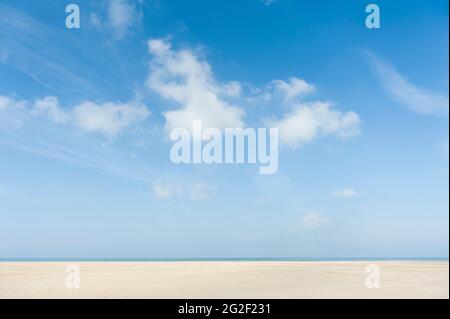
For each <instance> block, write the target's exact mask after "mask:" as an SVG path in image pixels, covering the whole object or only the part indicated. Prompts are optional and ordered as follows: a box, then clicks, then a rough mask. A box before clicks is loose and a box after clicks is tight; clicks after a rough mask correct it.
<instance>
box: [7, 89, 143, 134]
mask: <svg viewBox="0 0 450 319" xmlns="http://www.w3.org/2000/svg"><path fill="white" fill-rule="evenodd" d="M7 108H10V109H22V110H25V111H26V112H29V113H30V114H32V115H35V116H42V117H46V118H48V119H49V120H51V121H53V122H55V123H58V124H71V125H74V126H76V127H78V128H79V129H81V130H83V131H86V132H97V133H100V134H102V135H104V136H107V137H115V136H116V135H118V134H119V133H120V132H121V131H122V130H123V129H125V128H126V127H129V126H132V125H134V124H136V123H138V122H140V121H143V120H145V119H146V118H147V117H148V116H150V111H149V110H148V108H147V107H146V106H145V105H144V104H142V103H140V102H138V101H130V102H128V103H114V102H105V103H96V102H91V101H87V102H83V103H81V104H78V105H75V106H73V107H70V108H63V107H61V105H60V103H59V101H58V98H56V97H54V96H47V97H45V98H43V99H37V100H36V101H34V103H30V102H27V101H24V100H18V99H16V98H15V97H12V96H0V110H2V109H7Z"/></svg>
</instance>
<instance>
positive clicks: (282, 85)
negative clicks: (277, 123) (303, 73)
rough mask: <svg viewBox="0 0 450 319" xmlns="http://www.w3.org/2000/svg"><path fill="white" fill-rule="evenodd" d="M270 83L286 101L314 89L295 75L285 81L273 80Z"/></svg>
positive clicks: (312, 91)
mask: <svg viewBox="0 0 450 319" xmlns="http://www.w3.org/2000/svg"><path fill="white" fill-rule="evenodd" d="M272 85H274V87H275V89H276V91H277V92H278V93H280V94H282V95H283V97H284V101H285V102H286V103H287V102H290V101H292V100H294V99H295V98H297V97H300V96H305V95H308V94H311V93H314V92H315V91H316V88H315V87H314V85H311V84H309V83H307V82H306V81H304V80H302V79H299V78H296V77H291V78H290V79H289V80H288V81H287V82H286V81H283V80H273V81H272Z"/></svg>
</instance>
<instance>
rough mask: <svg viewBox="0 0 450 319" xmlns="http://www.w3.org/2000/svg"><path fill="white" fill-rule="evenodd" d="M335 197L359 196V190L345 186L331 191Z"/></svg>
mask: <svg viewBox="0 0 450 319" xmlns="http://www.w3.org/2000/svg"><path fill="white" fill-rule="evenodd" d="M331 196H332V197H334V198H353V197H357V196H358V192H357V191H355V190H354V189H351V188H344V189H341V190H337V191H331Z"/></svg>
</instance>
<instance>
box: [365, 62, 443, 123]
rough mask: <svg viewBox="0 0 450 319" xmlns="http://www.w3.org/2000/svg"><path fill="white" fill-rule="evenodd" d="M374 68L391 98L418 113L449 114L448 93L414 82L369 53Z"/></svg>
mask: <svg viewBox="0 0 450 319" xmlns="http://www.w3.org/2000/svg"><path fill="white" fill-rule="evenodd" d="M368 56H369V59H370V62H371V64H372V67H373V70H374V72H375V74H376V76H377V77H378V80H379V81H380V83H381V85H382V86H383V88H384V89H385V90H386V92H387V93H388V94H389V96H390V97H391V99H393V100H394V101H396V102H398V103H400V104H402V105H404V106H406V107H407V108H408V109H410V110H411V111H413V112H416V113H418V114H429V115H440V116H448V107H449V105H448V103H449V99H448V95H444V94H440V93H435V92H431V91H429V90H426V89H423V88H420V87H417V86H416V85H414V84H412V83H411V82H410V81H409V80H408V79H407V78H406V77H405V76H404V75H402V74H400V72H398V71H397V69H396V68H395V67H394V66H393V65H392V64H390V63H389V62H387V61H384V60H382V59H380V58H379V57H377V56H376V55H375V54H373V53H368Z"/></svg>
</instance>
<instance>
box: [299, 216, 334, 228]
mask: <svg viewBox="0 0 450 319" xmlns="http://www.w3.org/2000/svg"><path fill="white" fill-rule="evenodd" d="M328 223H329V220H328V218H326V217H324V216H322V215H321V214H319V213H308V214H306V215H303V216H302V218H301V219H300V224H299V227H300V229H308V230H312V229H317V228H320V227H322V226H325V225H327V224H328Z"/></svg>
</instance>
